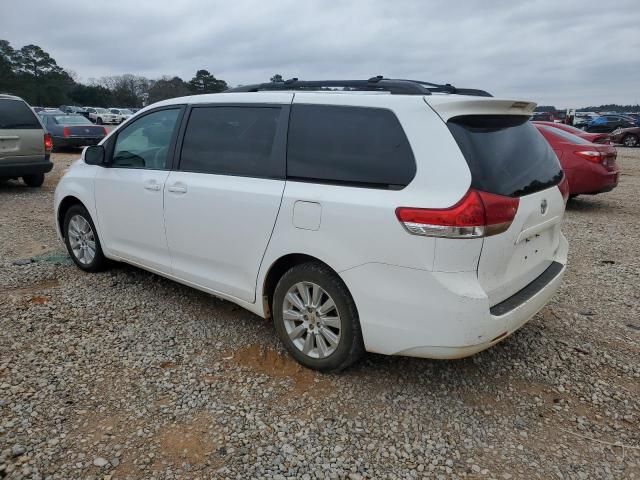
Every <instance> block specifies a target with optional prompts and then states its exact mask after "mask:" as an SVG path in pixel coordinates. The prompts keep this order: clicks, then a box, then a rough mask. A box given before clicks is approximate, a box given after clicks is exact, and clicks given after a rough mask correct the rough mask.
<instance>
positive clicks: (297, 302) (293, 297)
mask: <svg viewBox="0 0 640 480" xmlns="http://www.w3.org/2000/svg"><path fill="white" fill-rule="evenodd" d="M287 300H289V302H290V303H291V304H292V305H293V306H295V307H296V308H297V309H298V310H300V311H301V312H302V311H304V310H305V306H304V303H303V302H302V299H301V298H300V297H299V296H298V294H297V293H295V292H291V291H290V292H289V293H287Z"/></svg>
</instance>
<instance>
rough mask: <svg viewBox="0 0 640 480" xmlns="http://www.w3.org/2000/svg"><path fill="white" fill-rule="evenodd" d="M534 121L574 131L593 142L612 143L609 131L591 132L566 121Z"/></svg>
mask: <svg viewBox="0 0 640 480" xmlns="http://www.w3.org/2000/svg"><path fill="white" fill-rule="evenodd" d="M533 123H535V124H539V125H546V126H548V127H553V128H559V129H560V130H564V131H565V132H569V133H572V134H574V135H577V136H578V137H580V138H584V139H585V140H586V141H588V142H591V143H611V137H610V136H609V134H607V133H589V132H585V131H584V130H580V129H579V128H576V127H572V126H571V125H565V124H564V123H555V122H537V121H534V122H533Z"/></svg>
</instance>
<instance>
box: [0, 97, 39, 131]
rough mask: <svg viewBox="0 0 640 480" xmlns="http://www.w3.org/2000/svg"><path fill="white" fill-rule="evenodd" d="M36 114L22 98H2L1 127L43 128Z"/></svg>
mask: <svg viewBox="0 0 640 480" xmlns="http://www.w3.org/2000/svg"><path fill="white" fill-rule="evenodd" d="M41 128H42V126H41V125H40V122H38V119H37V118H36V114H35V113H33V111H32V110H31V109H30V108H29V107H28V106H27V104H26V103H24V102H23V101H21V100H0V129H8V130H11V129H14V130H17V129H29V130H31V129H41Z"/></svg>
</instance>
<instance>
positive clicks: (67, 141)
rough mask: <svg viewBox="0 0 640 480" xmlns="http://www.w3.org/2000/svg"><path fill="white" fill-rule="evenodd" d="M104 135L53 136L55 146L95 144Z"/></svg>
mask: <svg viewBox="0 0 640 480" xmlns="http://www.w3.org/2000/svg"><path fill="white" fill-rule="evenodd" d="M103 138H104V137H53V145H54V146H55V147H58V148H60V147H86V146H87V145H97V144H98V143H100V141H101V140H102V139H103Z"/></svg>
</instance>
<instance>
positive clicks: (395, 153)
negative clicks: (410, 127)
mask: <svg viewBox="0 0 640 480" xmlns="http://www.w3.org/2000/svg"><path fill="white" fill-rule="evenodd" d="M415 173H416V163H415V160H414V157H413V152H412V151H411V146H410V145H409V141H408V140H407V137H406V135H405V133H404V131H403V129H402V127H401V126H400V122H398V119H397V118H396V116H395V115H394V114H393V113H392V112H391V111H389V110H385V109H380V108H366V107H344V106H333V105H302V104H300V105H294V106H293V111H292V113H291V120H290V123H289V135H288V148H287V178H291V179H294V180H303V181H317V182H324V183H334V184H342V185H351V186H362V187H373V188H396V189H397V188H402V187H405V186H406V185H408V184H409V182H411V180H412V179H413V177H414V176H415Z"/></svg>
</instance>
